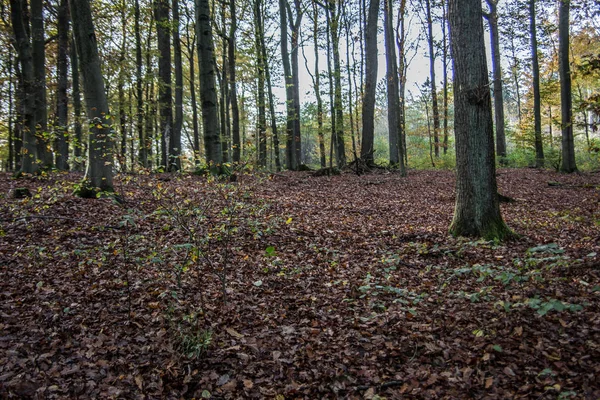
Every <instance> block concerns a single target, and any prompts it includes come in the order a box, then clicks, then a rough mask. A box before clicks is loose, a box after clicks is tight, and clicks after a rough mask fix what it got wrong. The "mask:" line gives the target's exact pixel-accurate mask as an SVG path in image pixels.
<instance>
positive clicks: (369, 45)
mask: <svg viewBox="0 0 600 400" xmlns="http://www.w3.org/2000/svg"><path fill="white" fill-rule="evenodd" d="M378 18H379V0H371V1H370V2H369V11H368V16H367V27H366V29H365V38H366V39H365V91H364V96H363V105H362V108H363V119H362V147H361V151H360V157H361V158H362V160H363V161H364V162H365V163H366V164H367V165H371V164H373V163H374V160H375V158H374V155H373V152H374V150H375V149H374V147H373V146H374V140H375V91H376V89H377V21H378Z"/></svg>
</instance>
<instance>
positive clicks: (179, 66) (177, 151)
mask: <svg viewBox="0 0 600 400" xmlns="http://www.w3.org/2000/svg"><path fill="white" fill-rule="evenodd" d="M171 12H172V13H173V61H174V67H175V119H174V120H173V130H172V132H171V137H170V138H169V171H179V170H181V130H182V128H183V62H182V59H181V58H182V56H181V38H180V34H179V0H173V1H172V2H171Z"/></svg>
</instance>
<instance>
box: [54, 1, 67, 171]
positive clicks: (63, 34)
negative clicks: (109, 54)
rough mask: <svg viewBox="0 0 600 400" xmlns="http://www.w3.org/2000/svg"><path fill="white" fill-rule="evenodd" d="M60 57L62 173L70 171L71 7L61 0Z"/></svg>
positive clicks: (59, 163)
mask: <svg viewBox="0 0 600 400" xmlns="http://www.w3.org/2000/svg"><path fill="white" fill-rule="evenodd" d="M57 28H58V57H57V68H56V75H57V81H58V82H57V89H56V92H57V93H56V116H57V126H56V127H55V132H56V136H55V148H56V168H57V169H58V170H61V171H66V170H68V169H69V164H68V162H69V129H68V119H67V118H68V109H69V98H68V96H67V87H68V83H69V80H68V75H69V65H68V55H67V53H68V50H69V5H68V4H67V0H60V2H59V5H58V20H57Z"/></svg>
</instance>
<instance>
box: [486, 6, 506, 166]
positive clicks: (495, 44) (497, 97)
mask: <svg viewBox="0 0 600 400" xmlns="http://www.w3.org/2000/svg"><path fill="white" fill-rule="evenodd" d="M498 1H499V0H486V2H487V4H488V7H489V9H490V10H489V13H485V14H484V16H485V18H486V19H487V21H488V23H489V26H490V43H491V47H492V67H493V70H494V71H493V73H494V116H495V118H496V124H495V125H496V155H497V156H498V157H499V158H500V163H501V164H505V162H506V160H505V159H506V135H505V133H504V97H503V94H502V86H503V85H502V65H501V60H500V33H499V32H498V11H497V7H498Z"/></svg>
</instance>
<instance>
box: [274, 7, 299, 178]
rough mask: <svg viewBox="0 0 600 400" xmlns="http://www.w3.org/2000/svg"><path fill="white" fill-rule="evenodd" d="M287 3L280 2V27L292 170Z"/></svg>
mask: <svg viewBox="0 0 600 400" xmlns="http://www.w3.org/2000/svg"><path fill="white" fill-rule="evenodd" d="M286 6H287V2H286V0H279V26H280V29H281V58H282V60H283V75H284V81H285V98H286V111H287V122H286V156H287V157H286V161H287V168H288V169H290V170H296V169H298V160H297V159H296V150H295V142H294V118H295V116H294V89H293V85H294V81H293V79H292V67H291V65H290V52H289V50H288V19H287V10H286Z"/></svg>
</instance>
